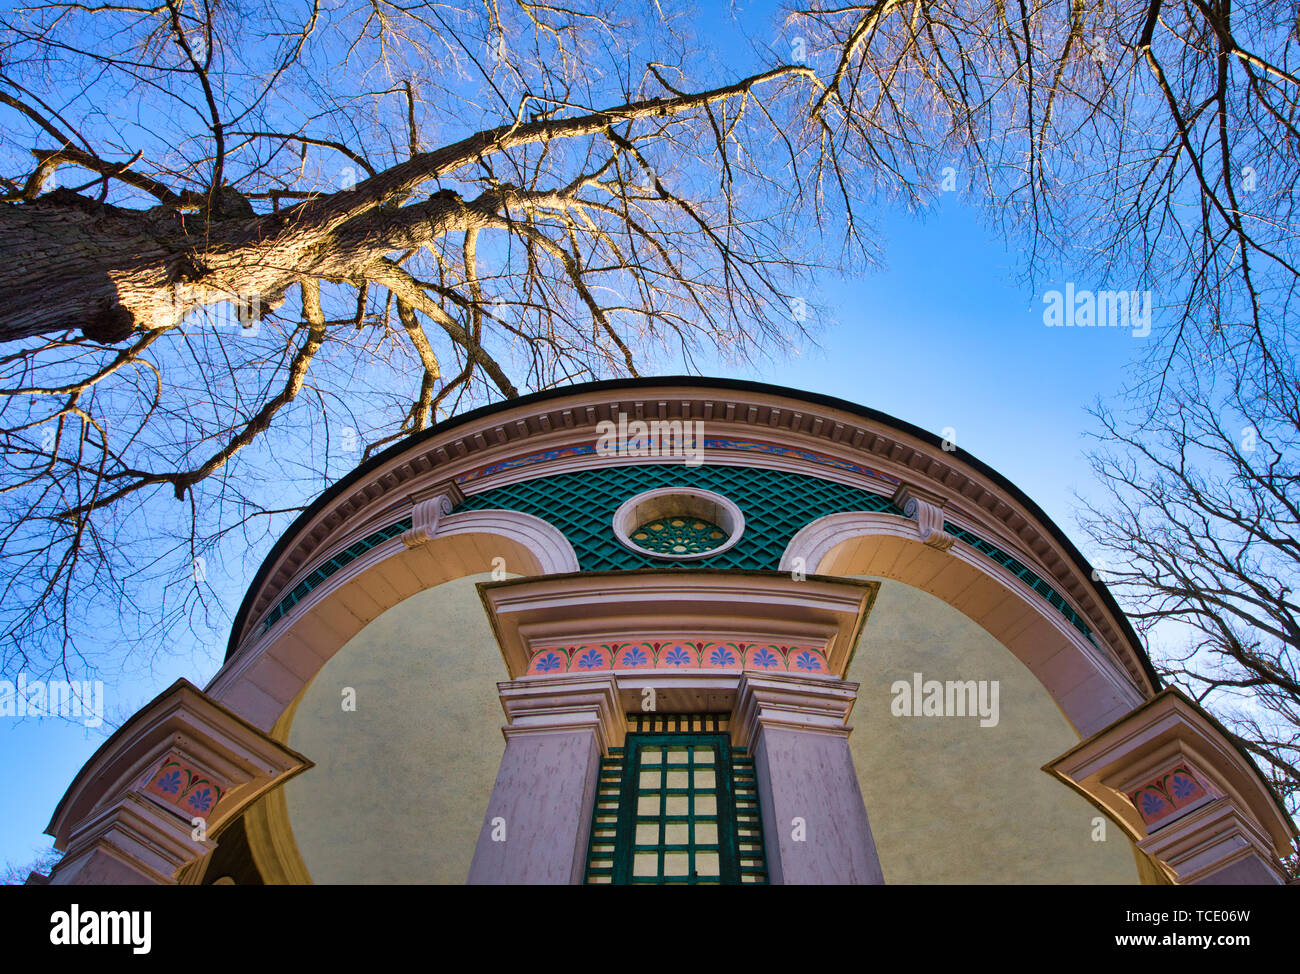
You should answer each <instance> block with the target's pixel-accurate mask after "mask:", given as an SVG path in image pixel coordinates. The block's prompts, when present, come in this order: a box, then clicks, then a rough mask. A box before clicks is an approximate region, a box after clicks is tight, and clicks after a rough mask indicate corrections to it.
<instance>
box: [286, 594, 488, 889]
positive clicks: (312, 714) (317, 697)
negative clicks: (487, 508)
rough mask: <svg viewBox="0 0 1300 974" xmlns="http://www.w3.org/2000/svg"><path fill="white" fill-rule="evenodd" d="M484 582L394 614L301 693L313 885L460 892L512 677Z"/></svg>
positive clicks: (303, 817)
mask: <svg viewBox="0 0 1300 974" xmlns="http://www.w3.org/2000/svg"><path fill="white" fill-rule="evenodd" d="M489 578H490V576H489V575H487V574H484V575H473V576H469V577H466V578H461V579H457V580H455V581H451V582H447V583H445V584H443V585H439V586H437V587H435V588H432V589H427V590H425V591H423V592H419V593H417V594H416V595H413V596H411V597H410V598H408V599H406V600H404V601H402V602H400V603H398V604H397V605H396V606H394V607H393V608H391V609H389V610H388V611H387V612H385V613H384V614H383V615H381V616H380V617H379V618H378V619H376V620H375V621H373V622H371V623H370V624H369V625H368V626H366V627H365V628H364V629H362V630H361V632H359V633H357V635H356V636H354V637H353V638H352V639H351V640H349V641H348V643H347V644H346V645H344V646H343V648H342V649H340V650H339V651H338V652H337V653H336V654H335V655H334V656H333V657H332V658H331V659H330V660H329V662H328V663H326V664H325V666H324V668H322V670H321V671H320V673H319V674H317V676H316V678H315V679H314V680H313V681H312V683H311V685H310V686H309V687H308V688H307V690H306V691H305V693H304V694H303V696H302V699H301V702H300V703H299V705H298V710H297V713H296V714H295V715H294V719H293V726H292V727H291V729H290V732H289V745H290V746H291V747H293V748H295V749H297V750H298V751H300V752H302V753H303V754H307V755H310V756H311V759H312V760H313V761H315V762H316V766H315V767H314V768H311V769H310V770H308V771H307V772H305V773H303V774H301V775H299V776H298V777H297V778H294V779H293V780H292V781H290V782H288V784H286V785H285V799H286V803H287V805H288V813H289V822H290V824H291V826H292V828H293V835H294V839H295V841H296V843H297V846H298V851H299V853H300V854H301V855H302V858H303V861H304V863H305V864H306V866H307V869H308V871H309V872H310V873H311V877H312V880H313V881H314V882H317V883H463V882H465V879H466V876H467V875H468V874H469V864H470V860H471V859H472V858H473V856H474V846H475V844H476V842H477V841H478V834H479V829H480V827H481V826H482V824H483V815H484V812H485V810H486V808H487V802H488V797H489V795H490V794H491V792H492V783H493V781H494V780H495V779H496V773H497V768H498V766H499V765H500V763H501V755H502V752H503V751H504V749H505V742H504V740H503V739H502V737H501V725H502V723H504V719H505V718H504V715H503V714H502V712H501V704H500V701H499V700H498V697H497V689H496V684H497V681H499V680H504V679H507V678H508V677H507V673H506V668H505V663H504V662H503V661H502V659H501V651H500V650H499V649H498V648H497V645H496V641H495V640H494V639H493V637H492V632H491V629H490V627H489V625H488V622H487V617H486V615H485V613H484V612H483V605H482V603H481V602H480V601H479V598H478V594H477V592H476V591H475V589H474V585H475V583H477V582H480V581H487V580H489ZM344 687H353V688H354V689H355V690H356V711H355V712H345V711H344V710H343V709H342V699H343V697H342V693H343V688H344Z"/></svg>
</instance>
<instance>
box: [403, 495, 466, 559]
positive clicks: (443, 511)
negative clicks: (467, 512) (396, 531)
mask: <svg viewBox="0 0 1300 974" xmlns="http://www.w3.org/2000/svg"><path fill="white" fill-rule="evenodd" d="M464 500H465V495H464V494H463V493H462V492H461V489H460V488H459V487H458V486H456V484H455V483H454V482H452V481H448V482H446V483H442V484H439V485H438V486H437V487H435V488H434V489H433V492H432V493H430V494H429V495H427V496H424V497H417V498H416V499H415V503H414V504H413V505H412V507H411V527H410V530H407V531H403V532H402V544H404V545H406V547H408V548H414V547H417V546H418V545H422V544H427V543H428V542H430V541H432V540H433V539H434V537H435V536H436V535H437V533H438V522H439V521H440V520H442V519H443V518H444V517H445V516H447V515H448V514H450V513H451V512H452V511H454V510H455V509H456V506H457V505H458V504H460V503H462V502H463V501H464Z"/></svg>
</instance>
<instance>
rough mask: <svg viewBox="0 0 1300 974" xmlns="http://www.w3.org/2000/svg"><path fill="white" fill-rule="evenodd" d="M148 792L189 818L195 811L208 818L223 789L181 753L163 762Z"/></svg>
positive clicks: (151, 780) (151, 779) (152, 779)
mask: <svg viewBox="0 0 1300 974" xmlns="http://www.w3.org/2000/svg"><path fill="white" fill-rule="evenodd" d="M145 791H146V792H147V793H148V794H150V795H152V796H153V797H154V798H155V799H157V800H159V801H160V802H161V803H162V804H164V805H167V806H169V807H171V808H172V809H173V810H174V811H176V813H177V814H181V815H185V816H186V817H187V818H188V817H189V816H191V815H192V814H193V813H195V812H198V813H199V814H201V815H205V816H206V815H207V814H208V813H209V812H211V811H212V810H213V809H214V808H216V806H217V803H218V802H219V801H220V800H221V788H220V787H219V786H218V785H216V784H214V783H213V782H212V780H211V779H209V778H207V777H205V776H204V775H203V774H202V773H201V772H200V771H199V770H198V769H197V768H195V767H193V766H191V765H189V764H188V763H186V762H185V760H184V759H183V758H182V757H181V756H180V755H178V754H173V755H172V756H170V757H168V758H167V759H166V760H165V761H163V764H162V767H161V768H159V769H158V771H157V772H156V773H155V774H154V775H153V776H152V777H151V778H150V779H149V783H148V784H147V785H145Z"/></svg>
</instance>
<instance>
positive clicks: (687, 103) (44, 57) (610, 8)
mask: <svg viewBox="0 0 1300 974" xmlns="http://www.w3.org/2000/svg"><path fill="white" fill-rule="evenodd" d="M625 7H626V5H622V4H613V3H611V4H608V5H606V6H600V5H591V6H589V7H588V8H587V9H584V10H581V11H578V10H572V11H571V10H569V9H567V8H561V7H555V6H549V5H545V4H533V3H526V2H520V3H517V4H512V5H509V6H508V7H502V6H498V5H497V4H495V3H486V4H475V3H472V2H471V3H465V4H463V5H461V6H460V7H457V6H455V5H447V4H421V3H417V4H412V5H407V6H402V7H397V6H393V5H389V4H386V3H382V2H381V3H376V4H343V5H340V4H339V3H332V4H328V5H327V4H321V3H307V4H299V5H297V6H296V7H295V6H293V5H289V6H286V5H284V4H280V3H276V4H271V3H266V4H264V5H257V4H254V5H252V6H251V7H250V6H248V5H245V6H242V7H235V6H233V5H229V4H223V3H206V4H205V3H190V2H183V0H166V2H164V3H161V4H143V5H138V6H137V5H133V4H129V3H128V4H106V5H93V6H88V5H82V4H74V3H66V4H65V3H52V4H44V5H40V6H33V7H30V8H26V9H21V10H17V11H15V12H13V13H12V14H9V15H7V16H6V17H5V19H4V21H3V30H4V43H3V46H0V59H2V61H3V74H2V75H0V111H7V112H8V113H9V118H8V119H7V122H6V125H5V130H4V131H5V135H4V138H3V142H2V143H0V163H2V164H4V165H7V166H8V168H9V175H8V178H6V179H5V180H4V182H3V186H4V187H5V188H6V196H7V198H6V199H5V200H4V201H3V202H0V253H3V254H4V255H5V258H6V259H5V260H4V261H2V262H0V295H2V298H0V340H5V341H6V342H7V343H8V345H7V347H6V349H5V351H4V353H3V354H2V355H0V392H2V393H3V398H0V427H2V429H3V435H4V447H5V450H4V457H5V459H4V468H3V473H2V474H0V490H2V491H3V492H4V496H5V498H6V506H5V516H4V519H3V525H0V550H2V552H3V556H4V564H5V570H4V578H3V582H4V584H3V588H2V589H0V596H2V601H3V604H4V607H5V608H4V612H3V615H4V627H5V635H6V637H7V638H6V650H7V652H6V660H5V663H6V665H7V666H14V665H17V666H26V665H36V664H44V663H49V662H53V663H55V664H57V665H63V666H65V667H66V666H67V665H68V660H69V657H70V656H71V657H73V658H77V657H79V658H80V660H81V662H90V660H89V659H88V658H87V657H86V656H85V653H86V652H87V648H88V647H89V646H93V645H94V644H95V640H94V639H90V638H87V637H88V636H89V635H90V634H91V633H93V632H95V631H96V630H97V628H98V620H100V619H102V618H114V619H118V620H120V619H123V618H128V617H130V616H131V610H132V608H135V609H137V610H138V611H137V613H136V615H135V619H136V622H137V629H136V631H135V632H134V633H132V634H131V636H132V638H133V639H134V640H137V641H138V640H140V639H148V640H151V641H154V642H157V641H158V640H160V639H161V638H162V637H164V635H165V634H166V633H167V632H168V631H170V629H171V628H172V627H173V626H175V625H176V624H177V623H178V622H180V621H182V620H183V619H184V618H185V617H187V616H192V615H193V614H194V613H195V612H198V613H199V614H200V615H202V614H204V613H205V611H206V609H205V601H204V600H205V599H207V598H209V597H210V595H211V592H210V590H209V586H208V585H205V584H204V583H205V582H210V579H208V578H207V569H206V567H205V566H206V564H207V562H208V561H209V560H210V559H212V558H214V557H217V556H216V555H215V553H216V552H217V551H218V550H219V549H220V548H221V547H222V545H227V550H228V547H229V546H231V545H234V546H236V547H237V546H238V544H239V542H240V541H242V542H243V543H245V544H247V545H250V546H253V545H256V544H258V543H261V541H262V539H264V538H265V533H264V532H267V531H269V530H270V525H271V523H272V522H275V523H280V524H282V523H283V518H284V516H286V515H287V514H288V513H291V512H292V510H293V509H295V508H296V507H297V506H298V505H301V504H302V503H305V501H306V500H307V499H308V498H309V497H310V496H311V494H312V493H314V492H315V491H318V490H319V489H320V487H321V486H323V485H324V484H325V483H327V482H328V481H329V480H330V479H331V478H332V477H337V476H338V475H339V473H341V472H342V470H343V469H346V467H347V466H348V465H350V464H351V463H355V462H356V460H358V459H361V458H364V457H365V456H368V455H370V454H372V453H373V452H374V451H375V450H377V449H379V448H380V447H382V446H383V445H385V444H387V443H389V442H391V441H392V440H394V439H397V438H399V437H401V436H403V435H406V434H409V433H411V432H413V431H418V430H420V429H423V428H426V427H427V426H428V425H430V424H431V423H432V422H434V421H436V420H437V419H438V418H440V417H442V416H445V415H448V414H449V413H450V412H452V411H454V410H455V409H457V408H460V407H461V406H462V405H464V404H466V403H474V402H482V401H486V400H488V399H490V398H493V397H513V396H515V395H517V393H518V391H519V389H520V388H545V387H547V386H551V385H554V384H556V383H561V382H565V381H570V380H574V379H581V378H593V377H601V376H606V375H614V374H633V375H635V374H636V373H637V371H638V368H639V367H641V363H642V362H644V361H650V362H653V361H655V360H656V357H657V356H660V355H665V354H673V355H680V356H684V357H686V358H687V359H688V360H689V359H690V358H691V356H693V355H695V354H697V353H698V351H699V350H701V349H708V350H710V351H711V350H712V349H713V348H715V347H717V348H721V349H722V350H723V352H724V353H725V354H726V355H727V356H729V357H731V358H734V359H737V360H744V359H747V358H749V357H751V356H753V355H754V354H757V353H759V352H761V351H763V352H765V351H770V350H776V349H780V348H782V347H788V346H789V344H790V343H791V342H792V341H793V340H796V339H797V338H798V337H799V334H800V332H801V331H802V328H803V325H802V321H803V316H802V315H792V314H791V311H790V304H789V302H790V298H791V295H792V293H794V292H793V289H794V288H796V287H798V286H799V282H800V281H801V280H802V279H804V278H805V277H806V272H807V271H808V270H809V269H810V268H811V266H812V259H813V258H812V254H813V251H814V250H815V247H816V240H815V238H816V237H817V228H818V227H819V226H820V225H821V224H822V222H823V212H824V211H825V210H826V207H825V205H824V204H825V200H824V184H825V180H826V179H827V177H828V174H832V173H833V174H834V177H835V178H834V182H835V187H836V190H835V191H836V194H837V198H842V197H840V196H839V194H843V193H845V192H846V191H848V192H856V190H855V189H854V188H853V187H854V181H855V177H854V175H853V173H851V172H848V171H838V170H837V169H836V164H835V161H834V159H831V158H828V156H827V154H826V153H825V151H824V149H823V145H822V143H823V139H824V136H823V133H822V127H821V126H819V125H818V124H816V123H814V122H813V121H812V119H811V116H810V115H809V113H808V111H807V108H808V106H809V105H810V104H811V103H812V100H813V99H814V98H815V97H816V95H817V93H818V92H819V90H820V89H819V87H818V85H817V82H816V77H815V74H814V72H813V71H812V70H811V69H809V68H808V67H806V66H803V65H798V64H791V65H781V64H779V63H778V64H772V65H770V66H761V70H757V71H755V72H754V73H752V74H750V75H748V76H745V77H740V78H738V79H737V78H732V79H730V80H726V81H725V82H724V83H720V84H692V82H691V79H690V78H689V77H688V74H687V68H688V67H689V65H690V61H689V57H688V55H687V54H686V53H684V51H683V46H682V44H681V41H680V38H679V37H678V36H677V33H676V28H675V26H674V23H675V22H674V21H673V19H672V18H671V17H669V16H667V15H665V14H663V13H661V12H660V8H659V6H658V5H657V4H647V5H646V10H645V12H644V13H626V12H624V10H625ZM638 63H639V64H640V65H641V67H640V68H639V69H638V68H634V67H629V64H632V65H635V64H638ZM56 181H57V183H58V185H57V186H55V185H54V184H55V182H56ZM796 226H798V227H799V229H798V232H794V228H795V227H796ZM322 439H323V440H324V441H325V442H324V443H322V442H321V441H322ZM340 443H341V444H342V445H343V449H342V450H340V449H339V445H340ZM354 444H355V448H354ZM250 447H256V448H255V449H252V450H250ZM322 447H323V448H322ZM331 456H333V457H334V459H335V466H334V469H333V470H332V471H331V470H330V469H329V459H330V457H331ZM340 460H341V461H342V464H343V465H342V468H340ZM203 484H209V486H207V487H205V488H204V489H203V490H199V489H198V488H199V486H200V485H203ZM268 486H269V487H270V488H271V489H269V490H268V489H267V487H268ZM286 487H289V489H286ZM164 498H171V505H172V506H171V507H170V508H169V507H168V506H167V502H166V500H164ZM276 501H279V502H278V503H277V502H276ZM285 501H288V503H285ZM259 532H263V533H259ZM141 593H146V596H145V597H144V598H143V600H142V594H141ZM159 593H162V597H159Z"/></svg>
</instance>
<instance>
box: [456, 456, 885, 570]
mask: <svg viewBox="0 0 1300 974" xmlns="http://www.w3.org/2000/svg"><path fill="white" fill-rule="evenodd" d="M676 486H683V487H698V488H701V489H703V490H711V491H714V492H716V493H719V494H722V495H723V496H724V497H726V498H727V499H728V500H730V501H732V502H733V503H734V504H735V505H736V506H737V507H739V508H740V511H741V513H742V514H744V515H745V533H744V535H743V536H742V537H741V539H740V541H739V542H738V543H737V544H736V545H735V546H734V547H732V548H730V549H728V550H727V551H724V552H722V553H721V554H718V555H713V556H711V557H705V558H700V559H696V560H688V561H672V560H669V559H663V558H652V557H651V556H649V555H642V554H638V553H637V552H635V551H631V550H629V549H628V548H625V547H624V546H623V545H621V544H619V542H618V539H617V538H615V537H614V532H613V529H612V526H611V525H612V523H613V519H614V511H616V510H617V509H618V506H619V505H620V504H622V503H623V502H624V501H625V500H627V499H628V498H629V497H632V496H633V495H635V494H639V493H640V492H641V491H643V490H652V489H654V488H656V487H676ZM490 508H506V509H508V510H512V511H522V512H523V513H525V514H532V515H534V516H535V517H540V518H542V519H544V520H547V521H550V522H551V523H552V524H554V525H555V526H556V527H557V528H559V529H560V530H561V531H562V532H564V536H565V537H567V538H568V539H569V543H570V544H572V545H573V550H574V551H575V552H576V553H577V555H578V564H579V565H580V566H581V567H582V570H583V571H588V572H598V571H618V570H620V569H632V568H669V567H672V568H751V569H756V568H776V567H778V565H779V564H780V561H781V554H782V553H783V552H784V551H785V548H786V545H788V544H789V543H790V539H791V538H793V537H794V536H795V533H796V532H798V530H799V529H800V528H802V527H803V526H804V525H805V524H808V523H809V522H811V521H814V520H816V519H817V518H819V517H822V516H823V515H826V514H835V513H837V512H839V511H883V512H885V513H887V514H897V515H899V516H900V517H901V516H902V514H903V512H902V511H900V510H899V509H898V508H897V507H895V506H894V505H893V504H892V503H891V502H890V501H889V499H888V498H886V497H881V496H880V495H879V494H872V493H869V492H868V491H865V490H860V489H859V488H857V487H850V486H848V485H846V484H838V483H834V482H832V481H829V480H820V479H818V478H817V477H809V476H806V475H805V474H799V473H791V472H789V471H784V470H762V469H758V468H754V467H732V466H722V465H719V464H712V465H709V464H706V465H703V466H699V467H688V466H686V465H685V464H680V463H678V464H623V465H621V466H614V467H603V468H595V469H587V470H576V471H573V472H571V473H561V474H555V475H554V476H551V477H539V478H537V479H535V480H525V481H523V482H522V483H517V484H509V485H508V486H505V487H497V488H496V489H494V490H489V491H485V492H484V493H482V494H474V495H473V496H471V497H469V498H467V499H466V500H465V502H464V503H463V504H461V505H460V507H459V508H457V510H465V511H473V510H486V509H490Z"/></svg>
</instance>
